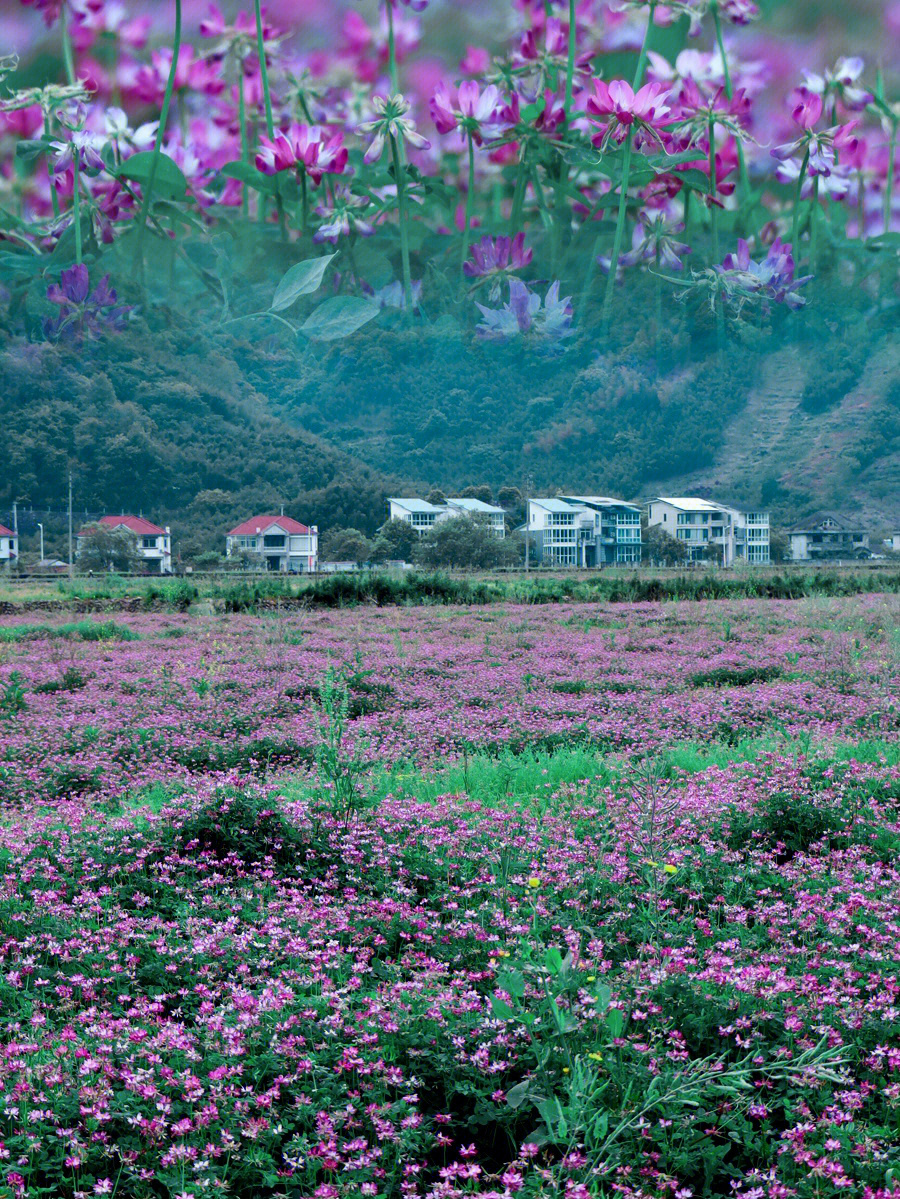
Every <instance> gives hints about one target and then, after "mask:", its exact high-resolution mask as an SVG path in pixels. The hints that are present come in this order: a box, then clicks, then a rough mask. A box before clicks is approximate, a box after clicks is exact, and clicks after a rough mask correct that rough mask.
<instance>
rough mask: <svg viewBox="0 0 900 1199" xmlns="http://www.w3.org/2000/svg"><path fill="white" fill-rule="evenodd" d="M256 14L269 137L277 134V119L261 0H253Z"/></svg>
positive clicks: (257, 53)
mask: <svg viewBox="0 0 900 1199" xmlns="http://www.w3.org/2000/svg"><path fill="white" fill-rule="evenodd" d="M253 7H254V11H255V14H256V57H257V58H258V59H259V74H260V78H261V79H262V89H263V104H264V105H265V109H266V133H267V134H268V136H269V138H270V139H271V138H273V137H274V136H275V121H274V120H273V118H272V93H271V92H270V91H269V68H268V66H267V64H266V40H265V38H264V37H263V23H262V12H261V10H260V7H259V0H253Z"/></svg>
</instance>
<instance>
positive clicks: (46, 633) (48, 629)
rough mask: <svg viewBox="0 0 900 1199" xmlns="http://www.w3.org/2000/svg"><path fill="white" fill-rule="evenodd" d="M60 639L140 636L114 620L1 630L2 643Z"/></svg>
mask: <svg viewBox="0 0 900 1199" xmlns="http://www.w3.org/2000/svg"><path fill="white" fill-rule="evenodd" d="M54 637H59V638H62V639H64V640H71V641H138V640H140V634H139V633H136V632H135V631H134V630H133V629H129V628H128V627H127V626H126V625H121V624H116V622H115V621H113V620H103V621H94V620H79V621H76V622H75V623H74V624H62V625H49V624H38V625H28V624H20V625H10V626H9V627H8V628H5V629H0V642H2V641H40V640H44V639H50V638H54Z"/></svg>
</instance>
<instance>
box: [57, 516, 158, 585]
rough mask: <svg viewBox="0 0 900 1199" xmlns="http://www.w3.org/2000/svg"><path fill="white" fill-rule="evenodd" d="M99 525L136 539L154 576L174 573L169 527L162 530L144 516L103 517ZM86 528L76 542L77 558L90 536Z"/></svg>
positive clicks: (139, 552) (88, 528) (140, 553)
mask: <svg viewBox="0 0 900 1199" xmlns="http://www.w3.org/2000/svg"><path fill="white" fill-rule="evenodd" d="M96 524H97V525H100V526H101V527H103V528H105V529H111V530H112V531H113V532H120V531H123V530H124V531H125V532H126V533H130V534H131V535H132V537H134V539H135V545H136V548H137V552H138V556H139V557H140V558H141V561H142V562H143V564H144V567H145V568H146V569H147V570H150V571H152V572H153V573H154V574H161V575H168V574H171V573H172V536H171V533H170V531H169V528H168V526H166V528H164V529H163V528H161V527H160V526H159V525H155V524H154V523H153V521H151V520H145V519H144V518H143V516H101V517H100V519H99V520H98V521H97V522H96ZM92 527H96V525H95V526H90V525H88V526H86V527H85V528H83V529H81V530H79V533H78V537H77V540H76V549H75V557H76V558H77V557H78V556H79V555H80V553H81V549H82V546H83V545H84V540H85V538H86V537H88V536H89V535H90V532H91V528H92Z"/></svg>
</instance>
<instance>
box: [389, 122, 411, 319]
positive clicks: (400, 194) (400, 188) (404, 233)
mask: <svg viewBox="0 0 900 1199" xmlns="http://www.w3.org/2000/svg"><path fill="white" fill-rule="evenodd" d="M390 139H391V159H392V161H393V163H394V177H395V179H396V180H397V211H398V215H399V218H400V259H401V262H402V264H403V296H404V299H405V301H406V311H407V314H410V315H411V314H412V274H411V272H410V269H409V232H408V230H407V227H406V176H405V175H404V174H403V171H402V168H401V165H400V149H399V147H398V145H397V139H396V137H395V136H394V135H393V133H392V134H391V135H390Z"/></svg>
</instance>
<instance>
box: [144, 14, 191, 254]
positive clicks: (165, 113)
mask: <svg viewBox="0 0 900 1199" xmlns="http://www.w3.org/2000/svg"><path fill="white" fill-rule="evenodd" d="M180 51H181V0H175V36H174V38H173V41H172V65H171V67H170V68H169V78H168V79H167V80H166V90H165V94H164V96H163V105H162V111H161V112H160V114H159V127H158V128H157V130H156V140H155V142H154V143H153V158H152V159H151V160H150V175H149V177H148V179H147V186H146V187H145V188H144V198H143V200H142V201H141V211H140V215H139V217H138V232H137V245H136V247H135V266H136V267H137V269H138V270H141V271H142V270H143V263H144V232H145V230H146V228H147V214H148V213H149V211H150V202H151V200H152V199H153V187H154V184H155V183H156V172H157V168H158V167H159V156H160V153H161V152H162V142H163V137H164V136H165V132H166V121H167V120H168V117H169V106H170V105H171V103H172V92H173V91H174V90H175V72H176V71H177V70H178V55H179V53H180Z"/></svg>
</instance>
